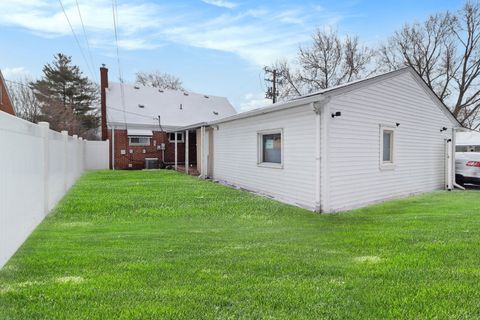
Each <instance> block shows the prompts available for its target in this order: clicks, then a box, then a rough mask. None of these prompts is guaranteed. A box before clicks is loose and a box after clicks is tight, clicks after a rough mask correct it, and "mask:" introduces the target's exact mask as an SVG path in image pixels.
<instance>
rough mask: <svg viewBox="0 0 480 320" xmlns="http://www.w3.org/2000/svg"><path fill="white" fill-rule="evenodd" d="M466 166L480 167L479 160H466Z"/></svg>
mask: <svg viewBox="0 0 480 320" xmlns="http://www.w3.org/2000/svg"><path fill="white" fill-rule="evenodd" d="M467 167H477V168H480V161H468V162H467Z"/></svg>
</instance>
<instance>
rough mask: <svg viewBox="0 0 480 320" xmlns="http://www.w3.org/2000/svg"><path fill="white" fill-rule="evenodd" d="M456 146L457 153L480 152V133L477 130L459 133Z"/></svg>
mask: <svg viewBox="0 0 480 320" xmlns="http://www.w3.org/2000/svg"><path fill="white" fill-rule="evenodd" d="M455 144H456V146H457V152H480V132H478V131H475V130H468V131H465V132H457V135H456V137H455Z"/></svg>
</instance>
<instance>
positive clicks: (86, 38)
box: [75, 0, 98, 82]
mask: <svg viewBox="0 0 480 320" xmlns="http://www.w3.org/2000/svg"><path fill="white" fill-rule="evenodd" d="M75 3H76V4H77V11H78V16H79V17H80V22H81V23H82V29H83V36H84V37H85V42H86V43H87V49H88V55H89V56H90V63H91V65H92V68H93V70H95V62H94V60H93V56H92V50H91V49H90V42H89V41H88V37H87V32H86V31H85V24H84V23H83V17H82V12H81V10H80V6H79V5H78V0H75ZM93 74H94V77H95V82H98V78H97V73H96V72H94V73H93Z"/></svg>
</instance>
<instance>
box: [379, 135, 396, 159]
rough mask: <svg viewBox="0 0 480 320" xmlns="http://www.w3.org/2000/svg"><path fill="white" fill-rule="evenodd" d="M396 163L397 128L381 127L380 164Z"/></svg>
mask: <svg viewBox="0 0 480 320" xmlns="http://www.w3.org/2000/svg"><path fill="white" fill-rule="evenodd" d="M394 163H395V129H394V128H391V127H384V126H381V127H380V166H381V167H383V168H388V167H393V165H394Z"/></svg>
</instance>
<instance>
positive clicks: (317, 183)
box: [310, 102, 322, 212]
mask: <svg viewBox="0 0 480 320" xmlns="http://www.w3.org/2000/svg"><path fill="white" fill-rule="evenodd" d="M310 105H311V106H312V109H313V112H315V169H316V175H315V211H316V212H320V211H321V202H320V201H321V179H322V175H321V170H322V163H321V151H320V148H321V141H320V140H321V121H322V119H321V116H320V113H321V110H320V109H321V106H320V105H319V103H318V102H312V103H311V104H310Z"/></svg>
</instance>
